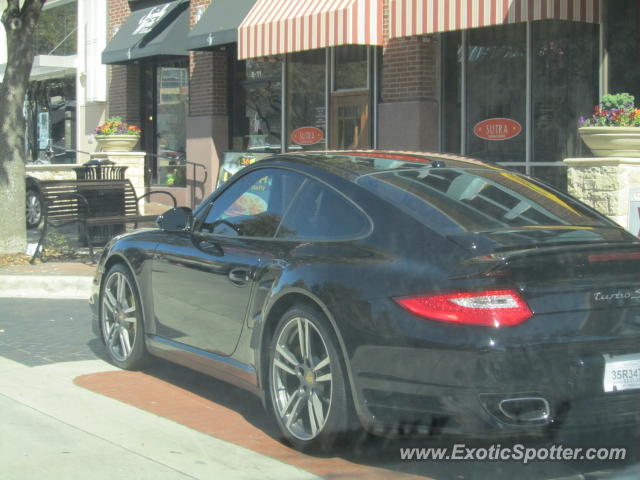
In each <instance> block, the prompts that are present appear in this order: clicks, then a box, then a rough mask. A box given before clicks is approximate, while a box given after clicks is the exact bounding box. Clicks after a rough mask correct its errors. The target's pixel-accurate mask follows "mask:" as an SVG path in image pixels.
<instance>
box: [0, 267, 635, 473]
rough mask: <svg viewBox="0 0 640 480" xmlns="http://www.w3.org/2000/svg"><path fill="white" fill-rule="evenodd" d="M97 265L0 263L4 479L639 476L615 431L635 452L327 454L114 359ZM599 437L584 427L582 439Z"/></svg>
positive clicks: (200, 383) (205, 382)
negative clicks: (103, 321)
mask: <svg viewBox="0 0 640 480" xmlns="http://www.w3.org/2000/svg"><path fill="white" fill-rule="evenodd" d="M94 268H95V267H94V266H93V265H90V264H82V263H76V264H74V263H66V264H65V263H53V262H52V263H48V264H44V265H35V266H23V267H13V268H9V267H5V268H2V269H0V427H1V430H0V479H2V480H4V479H11V480H13V479H33V478H50V479H58V478H60V479H62V478H64V479H69V478H83V479H85V478H86V479H102V478H113V477H114V475H119V476H122V477H126V478H131V479H136V478H139V479H146V478H149V479H152V478H153V479H165V478H167V479H173V478H175V479H179V478H200V479H214V478H215V479H218V478H219V479H232V480H233V479H245V478H246V479H253V478H261V479H263V478H266V479H269V478H274V479H276V478H277V479H300V480H304V479H311V478H326V479H352V478H359V479H360V478H362V479H382V478H385V479H394V480H395V479H400V478H435V479H455V480H463V479H485V478H491V479H504V480H507V479H508V480H511V479H516V478H517V479H532V480H533V479H536V480H537V479H541V480H551V479H554V480H556V479H563V480H597V479H605V478H613V477H612V475H616V474H619V475H620V476H619V477H616V478H615V480H631V479H636V478H640V473H639V472H638V470H637V468H636V467H635V464H636V462H637V459H636V455H637V450H638V445H637V441H636V440H632V439H629V438H628V437H624V436H623V437H620V439H619V440H612V439H609V440H611V441H613V442H614V443H615V442H616V441H617V442H618V445H623V446H627V447H628V448H629V450H630V453H631V459H629V460H627V461H624V462H608V463H600V462H535V463H532V464H529V465H526V466H525V465H521V464H519V463H515V462H506V463H505V462H488V461H485V462H445V461H439V462H416V461H414V462H402V461H400V458H399V448H401V447H407V446H417V447H430V446H443V445H444V446H451V445H453V443H459V442H460V439H458V440H442V441H440V442H435V443H434V442H433V441H429V440H426V439H411V440H407V439H404V440H403V439H396V440H389V439H381V438H374V437H369V436H364V435H363V436H361V437H360V438H356V439H355V440H354V442H353V443H352V444H349V445H347V446H345V448H344V449H343V450H342V451H340V452H338V454H337V455H335V456H333V457H322V456H316V457H314V456H309V455H304V454H301V453H298V452H295V451H293V450H292V449H290V448H288V447H286V446H285V445H283V444H282V443H281V442H280V439H279V435H278V432H277V429H276V428H275V425H274V424H273V423H272V421H271V420H270V419H269V417H268V415H267V414H266V413H265V412H264V410H263V409H262V407H261V404H260V402H259V401H258V400H257V399H256V398H254V397H253V396H252V395H250V394H248V393H247V392H244V391H242V390H239V389H236V388H234V387H232V386H230V385H227V384H224V383H222V382H219V381H217V380H214V379H211V378H209V377H206V376H204V375H201V374H199V373H197V372H192V371H189V370H186V369H184V368H182V367H179V366H175V365H171V364H169V363H168V362H164V361H160V360H158V361H156V362H154V364H153V365H152V366H151V367H150V368H148V369H147V370H145V371H144V372H125V371H121V370H119V369H117V368H115V367H113V366H112V365H111V364H110V363H108V362H107V361H106V351H105V347H104V345H103V344H102V343H101V342H100V341H99V340H98V339H96V338H95V337H94V335H93V333H92V332H91V327H90V321H89V320H90V312H89V308H88V305H87V302H86V298H87V296H88V294H89V290H90V283H91V275H92V273H93V271H94ZM65 277H77V278H79V279H80V280H78V281H77V283H76V284H74V283H73V282H70V281H68V280H69V279H68V278H67V279H65ZM65 280H67V281H65ZM19 282H23V283H19ZM18 285H19V286H18ZM16 293H20V294H16ZM78 298H79V299H78ZM462 440H463V441H464V439H462ZM602 440H603V439H602V438H601V437H600V438H599V437H597V436H591V437H588V436H587V437H583V438H581V439H579V445H577V446H582V445H596V446H600V445H602ZM572 441H574V442H577V440H575V439H574V440H572ZM633 442H636V443H633ZM525 443H526V442H525Z"/></svg>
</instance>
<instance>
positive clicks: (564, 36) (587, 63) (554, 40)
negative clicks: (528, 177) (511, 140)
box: [531, 20, 599, 190]
mask: <svg viewBox="0 0 640 480" xmlns="http://www.w3.org/2000/svg"><path fill="white" fill-rule="evenodd" d="M598 28H599V27H598V26H597V25H594V24H590V23H583V22H563V21H552V20H549V21H544V22H534V23H533V25H532V32H533V36H532V43H533V46H532V62H533V68H532V70H533V77H532V83H531V85H532V89H533V92H532V93H533V103H532V114H533V155H532V160H533V161H534V162H561V161H562V160H563V159H565V158H569V157H580V156H583V154H584V153H586V151H587V149H586V148H583V146H582V141H581V140H580V137H579V135H578V128H577V125H578V120H579V118H580V116H581V115H588V114H590V112H591V111H592V110H593V106H594V105H595V104H596V103H598ZM532 173H533V174H534V175H535V176H537V177H540V178H543V179H544V180H546V181H548V182H549V183H552V184H553V185H554V186H556V187H558V188H561V189H563V190H566V172H565V170H564V169H563V168H554V167H551V168H547V169H543V168H540V167H538V168H536V169H534V171H533V172H532Z"/></svg>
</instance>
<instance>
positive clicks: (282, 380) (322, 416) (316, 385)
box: [266, 305, 352, 452]
mask: <svg viewBox="0 0 640 480" xmlns="http://www.w3.org/2000/svg"><path fill="white" fill-rule="evenodd" d="M298 332H302V338H306V339H307V340H306V341H305V342H304V343H303V344H301V343H300V341H299V340H300V334H299V333H298ZM296 344H297V346H296ZM308 345H310V346H311V348H308ZM283 347H285V348H286V349H284V348H283ZM305 350H310V351H311V352H310V354H308V355H307V354H306V352H305ZM327 355H328V356H327ZM341 358H342V356H341V354H340V352H339V348H338V341H337V339H336V336H335V333H334V331H333V329H332V328H331V325H330V324H329V322H328V320H327V319H326V317H325V316H324V315H323V314H322V313H321V312H320V311H319V310H317V309H315V308H312V307H309V306H306V305H297V306H294V307H293V308H291V309H289V310H288V311H287V312H286V313H285V314H284V315H283V316H282V318H281V319H280V320H279V322H278V324H277V326H276V328H275V332H274V335H273V337H272V338H271V342H270V345H269V352H268V364H267V369H268V372H267V375H266V377H267V379H268V380H267V389H268V399H269V408H270V410H271V413H272V414H273V415H274V417H275V419H276V422H277V423H278V426H279V427H280V431H281V432H282V434H283V436H284V438H285V439H286V440H287V441H288V442H289V443H290V444H291V445H292V446H293V447H294V448H296V449H298V450H301V451H314V452H329V451H331V450H332V449H334V447H335V446H336V445H337V443H338V442H339V441H340V440H341V438H343V437H344V435H345V434H346V433H347V429H348V426H349V417H350V412H351V410H352V408H351V406H350V405H349V402H350V400H349V398H350V396H349V394H348V391H347V382H346V374H345V371H344V367H343V364H342V360H341ZM327 359H328V360H327Z"/></svg>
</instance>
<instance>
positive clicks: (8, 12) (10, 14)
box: [0, 0, 20, 30]
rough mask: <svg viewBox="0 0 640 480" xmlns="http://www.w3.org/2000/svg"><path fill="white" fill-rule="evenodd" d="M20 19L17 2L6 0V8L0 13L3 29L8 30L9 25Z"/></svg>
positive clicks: (17, 0)
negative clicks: (0, 14)
mask: <svg viewBox="0 0 640 480" xmlns="http://www.w3.org/2000/svg"><path fill="white" fill-rule="evenodd" d="M18 18H20V3H19V0H7V7H6V8H5V9H4V12H2V17H0V21H2V25H4V28H5V29H7V30H9V29H10V28H12V27H11V23H12V22H13V21H14V20H15V19H18Z"/></svg>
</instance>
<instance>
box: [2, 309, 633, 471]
mask: <svg viewBox="0 0 640 480" xmlns="http://www.w3.org/2000/svg"><path fill="white" fill-rule="evenodd" d="M89 319H90V311H89V307H88V305H87V303H86V301H84V300H83V301H76V300H34V299H0V357H4V358H6V359H8V360H11V361H13V362H18V363H20V364H22V365H24V366H25V367H45V368H47V366H51V365H54V364H58V363H63V362H78V363H79V364H80V363H81V362H82V361H86V360H96V359H103V360H104V359H105V358H106V352H105V349H104V346H103V345H102V343H101V342H99V341H98V340H97V339H96V338H94V336H93V333H92V331H91V327H90V322H89ZM145 373H147V374H149V375H152V376H153V377H155V378H157V379H160V380H161V381H162V382H166V383H167V384H168V385H169V386H171V387H173V388H175V387H178V388H180V389H182V390H186V391H187V392H190V393H193V394H195V395H197V396H199V397H201V398H203V399H205V400H207V401H210V402H213V403H215V404H217V405H222V406H224V407H225V408H227V409H231V410H232V411H233V412H234V413H239V414H240V415H241V419H242V421H243V422H246V423H249V424H251V426H252V428H255V429H257V430H259V431H261V432H266V433H267V434H268V435H269V436H271V437H274V438H275V437H277V435H278V434H277V431H276V430H275V428H274V425H273V424H272V422H271V421H270V420H269V418H268V416H267V415H266V414H265V413H264V411H263V410H262V408H261V406H260V404H259V402H258V401H257V400H256V399H255V398H253V397H252V396H251V395H250V394H248V393H246V392H244V391H242V390H238V389H236V388H234V387H232V386H229V385H226V384H223V383H222V382H218V381H216V380H213V379H211V378H209V377H206V376H204V375H201V374H199V373H196V372H192V371H189V370H186V369H183V368H181V367H178V366H174V365H171V364H169V363H167V362H163V361H156V362H154V365H153V366H152V367H150V369H149V370H147V371H146V372H145ZM1 393H2V392H0V394H1ZM111 401H112V402H118V401H117V400H115V399H112V400H111ZM639 408H640V406H639ZM6 414H7V412H6V411H5V415H6ZM1 418H2V414H1V413H0V419H1ZM5 418H6V417H5ZM0 423H1V420H0ZM558 441H560V442H562V443H563V444H564V445H566V446H575V447H590V446H598V447H599V446H624V447H627V449H628V458H627V460H625V461H622V462H621V461H617V462H597V461H595V462H586V461H583V462H578V461H576V462H533V463H530V464H528V465H522V464H521V463H518V462H495V461H493V462H492V461H474V462H468V461H467V462H462V461H437V462H434V461H429V462H426V461H415V460H414V461H410V462H406V461H401V460H400V458H399V457H400V455H399V450H400V448H405V447H441V446H445V447H451V446H452V445H454V444H456V443H466V444H467V446H470V447H476V448H477V447H480V448H483V447H489V446H490V445H489V444H482V443H478V442H470V441H466V440H465V439H440V440H437V441H434V440H429V439H419V438H417V439H416V438H414V439H406V438H405V439H395V440H389V439H384V438H376V437H370V436H367V435H362V436H360V437H358V438H355V439H354V441H353V442H351V443H350V444H348V445H346V446H345V447H344V448H343V449H342V450H341V451H340V452H339V454H338V455H337V456H336V461H338V460H339V461H344V460H347V461H348V462H351V463H353V464H358V465H362V466H365V467H367V468H369V467H373V468H378V469H384V470H386V471H388V473H389V476H388V477H384V478H395V475H399V474H403V473H405V474H412V475H416V476H418V477H423V478H435V479H455V480H463V479H485V478H487V479H489V478H490V479H504V480H507V479H508V480H512V479H516V478H517V479H532V480H533V479H536V480H538V479H540V480H551V479H560V478H561V479H571V480H581V479H582V480H595V479H605V478H607V479H608V478H615V479H616V480H631V479H636V478H640V473H639V470H637V462H638V460H637V458H638V451H639V449H640V442H639V441H638V439H637V438H634V437H632V436H629V435H627V434H622V433H619V432H608V433H605V434H604V435H603V434H594V435H588V436H583V437H581V438H569V439H556V442H558ZM515 442H517V440H515V441H514V443H515ZM521 443H524V444H525V445H526V446H527V447H536V448H537V447H540V446H545V445H548V443H547V442H535V443H533V442H526V441H523V442H521ZM503 446H507V444H505V443H504V442H503ZM293 455H297V454H295V453H294V454H293ZM634 468H635V470H631V471H629V469H634ZM1 471H2V467H0V472H1ZM625 471H628V473H626V474H625V473H624V472H625ZM0 477H2V474H1V473H0ZM335 478H342V477H335ZM361 478H368V477H367V474H366V473H365V474H364V475H363V476H362V477H361ZM375 478H383V477H375Z"/></svg>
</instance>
